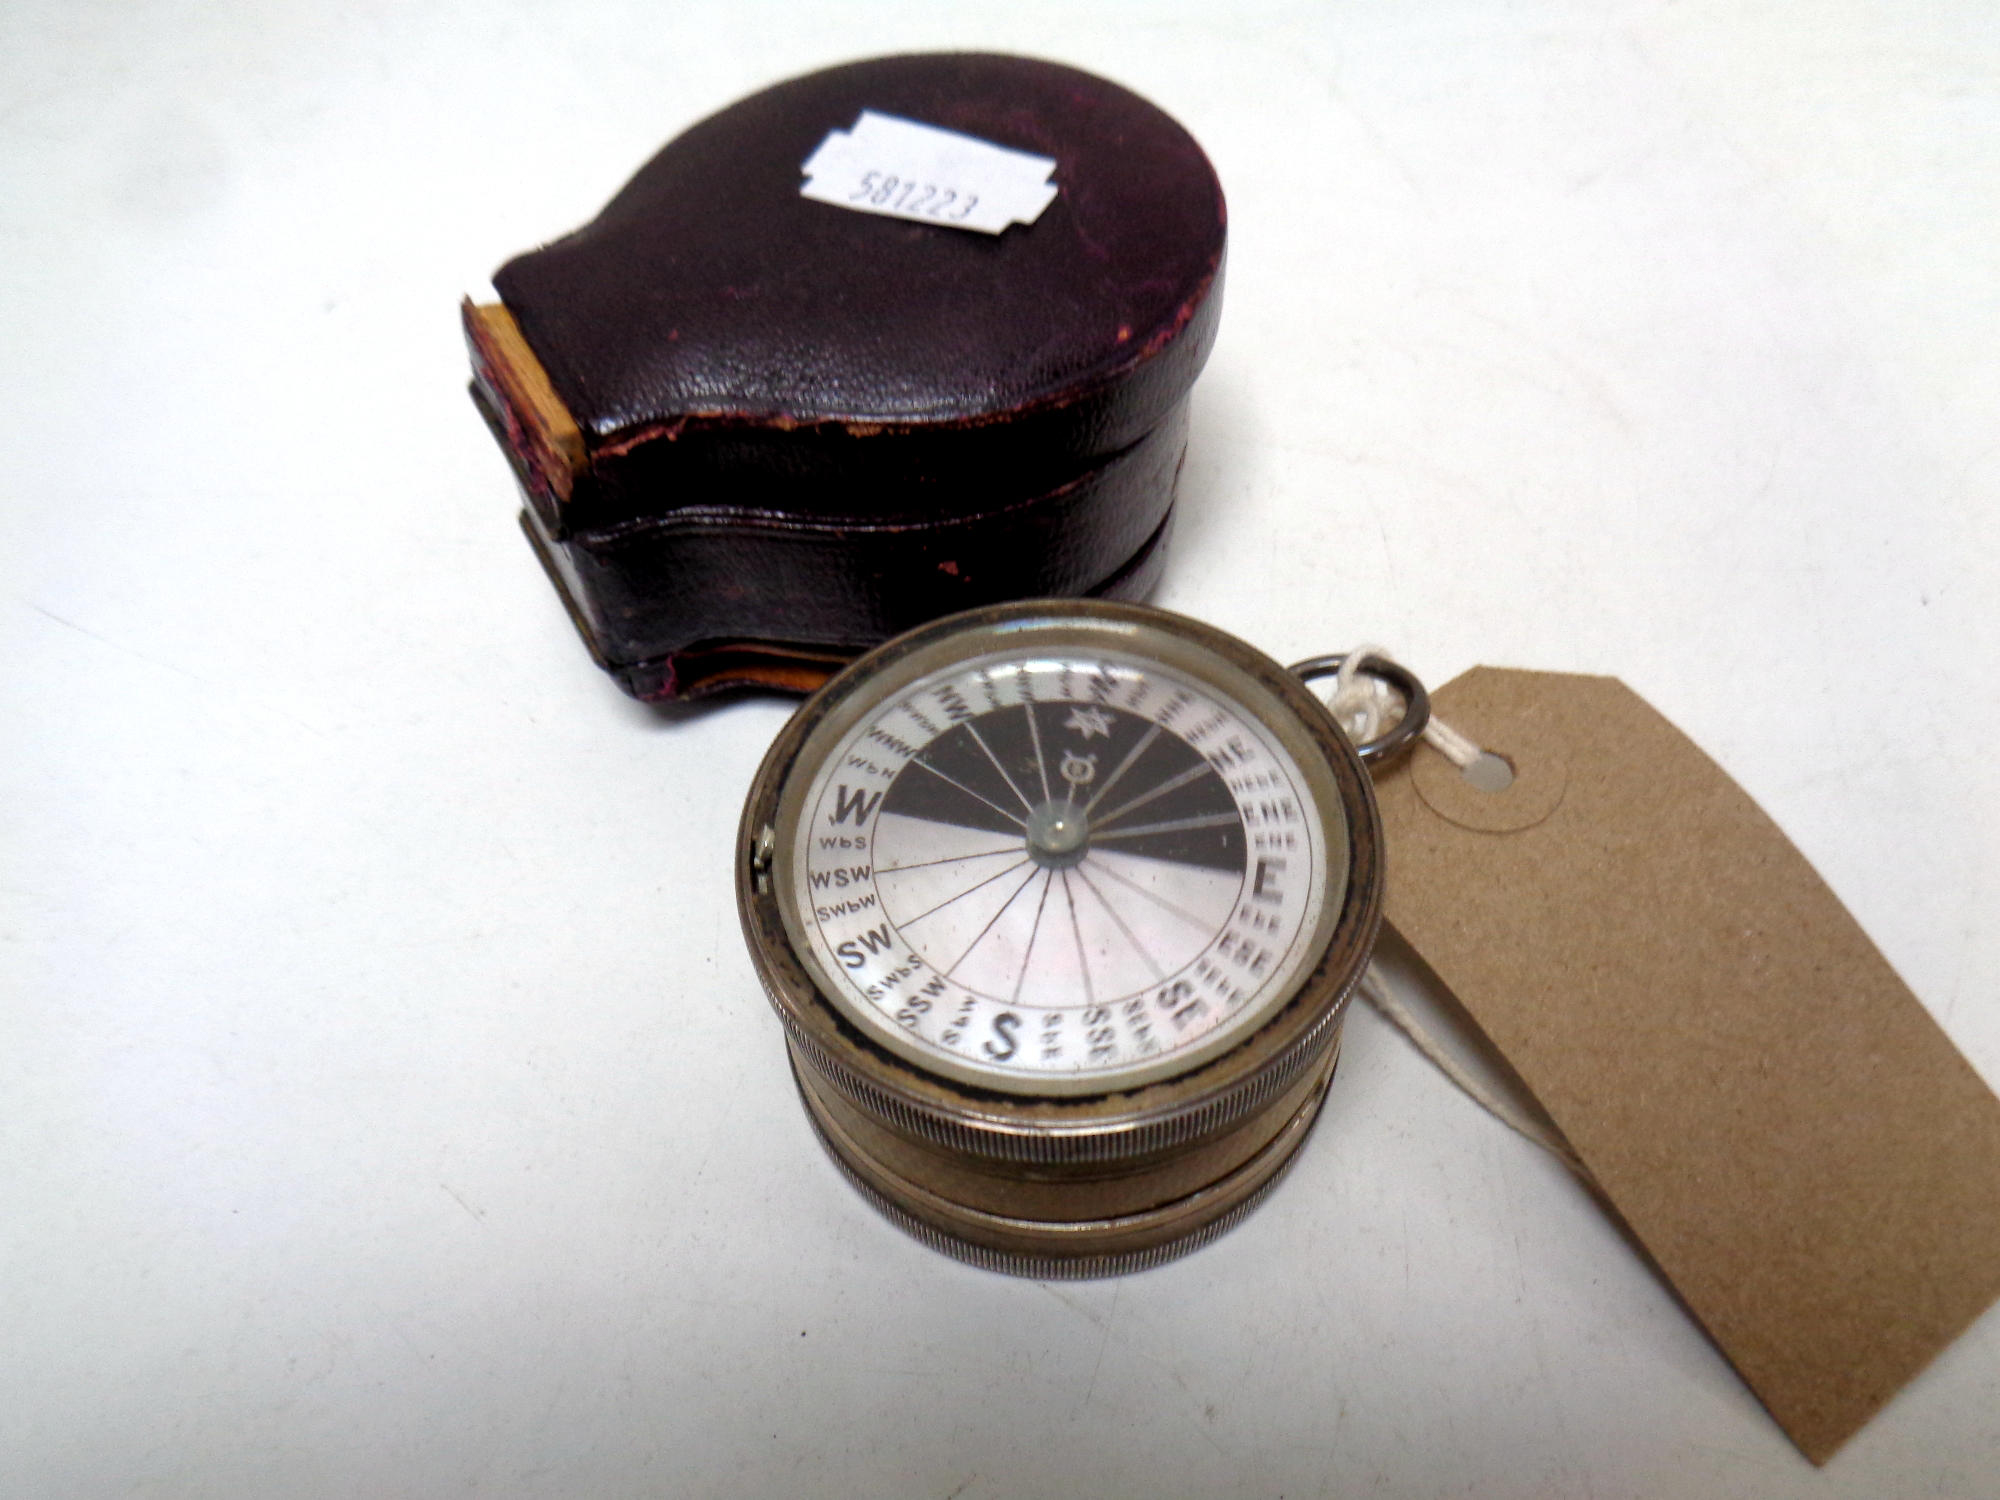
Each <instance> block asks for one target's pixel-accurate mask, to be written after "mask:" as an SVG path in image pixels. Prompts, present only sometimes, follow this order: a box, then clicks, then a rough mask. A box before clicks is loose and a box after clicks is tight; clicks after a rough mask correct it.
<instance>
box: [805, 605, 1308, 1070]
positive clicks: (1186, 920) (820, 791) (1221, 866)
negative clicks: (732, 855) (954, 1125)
mask: <svg viewBox="0 0 2000 1500" xmlns="http://www.w3.org/2000/svg"><path fill="white" fill-rule="evenodd" d="M1321 802H1322V799H1321V797H1320V796H1319V795H1317V794H1316V792H1315V789H1314V788H1313V786H1312V785H1311V783H1310V782H1309V781H1308V779H1307V777H1306V776H1305V774H1304V773H1303V771H1302V770H1301V768H1300V766H1299V763H1298V761H1297V759H1296V758H1295V757H1294V756H1293V755H1292V753H1291V752H1290V751H1288V750H1287V749H1286V748H1285V746H1284V745H1283V744H1282V743H1281V742H1280V740H1279V738H1278V736H1277V735H1276V734H1274V733H1273V732H1272V729H1271V728H1270V726H1268V725H1267V724H1266V723H1264V722H1263V721H1262V720H1260V719H1259V718H1258V717H1257V716H1255V715H1253V714H1252V713H1251V712H1249V710H1248V709H1247V708H1246V707H1245V706H1244V704H1243V703H1242V702H1241V701H1239V700H1238V699H1237V698H1236V697H1234V696H1232V695H1231V694H1230V693H1228V692H1227V691H1225V690H1224V689H1223V688H1221V687H1219V686H1217V685H1216V684H1214V683H1212V682H1206V681H1203V680H1201V679H1200V678H1198V677H1197V676H1196V675H1195V674H1194V673H1192V672H1190V671H1188V670H1186V669H1184V668H1179V667H1176V666H1174V665H1171V664H1169V663H1167V662H1164V661H1161V660H1158V659H1155V658H1152V657H1149V656H1144V655H1140V654H1138V653H1136V652H1133V651H1132V650H1130V649H1129V648H1128V649H1125V650H1116V649H1108V648H1106V647H1105V646H1102V645H1099V646H1097V647H1096V648H1094V649H1091V650H1087V651H1085V650H1068V651H1064V650H1049V649H1044V648H1036V647H1033V646H1029V647H1027V648H1026V649H1023V648H1022V647H1020V646H1011V647H1010V646H1009V645H1005V644H1003V645H1000V646H998V647H997V648H995V649H991V650H987V651H984V652H981V653H979V654H977V655H975V656H972V657H971V658H969V659H966V660H961V661H957V662H953V663H950V664H948V665H945V666H943V667H940V668H938V669H936V670H934V671H931V672H929V673H927V674H925V675H923V676H921V677H919V678H917V679H916V680H915V681H912V682H909V683H907V684H902V685H898V686H897V687H896V689H895V690H894V691H892V692H889V693H886V694H884V695H883V696H881V697H880V698H879V699H878V700H877V701H875V702H873V703H872V704H869V705H868V706H867V707H866V708H865V709H864V710H863V711H862V712H860V713H859V714H857V715H855V716H854V717H853V721H852V723H851V724H850V725H848V726H847V728H846V729H845V732H844V733H842V734H841V735H840V737H839V738H838V740H837V742H835V743H834V744H833V745H832V746H831V747H830V748H829V751H828V753H827V754H826V756H825V759H824V761H823V762H822V763H821V764H820V765H819V766H818V768H817V770H816V772H815V774H814V775H813V777H812V780H811V783H810V785H809V788H808V790H807V791H806V794H805V796H804V798H803V799H802V802H801V804H800V815H799V817H798V818H797V821H796V824H795V826H794V827H793V828H792V829H791V830H790V849H789V853H790V856H791V857H790V859H789V860H788V861H787V863H788V866H789V871H788V873H789V878H790V890H791V896H792V903H793V905H792V909H793V912H794V914H795V915H794V920H795V921H796V923H797V925H798V927H799V929H800V931H799V933H798V936H799V937H800V938H801V939H803V942H802V947H803V948H804V950H805V951H806V952H807V954H808V955H809V956H810V958H811V959H812V960H813V966H814V967H815V968H816V969H817V971H818V973H819V975H820V977H821V979H822V982H823V985H824V989H825V992H826V993H827V994H828V995H829V996H830V997H831V998H833V999H834V1000H835V1002H836V1003H837V1004H838V1005H839V1007H840V1009H841V1010H842V1011H843V1012H844V1013H845V1014H846V1015H847V1016H848V1017H849V1019H851V1020H852V1021H854V1022H855V1023H856V1024H857V1025H859V1026H860V1027H861V1028H862V1029H863V1030H864V1031H865V1032H867V1033H868V1034H869V1035H870V1036H871V1037H873V1038H874V1039H875V1040H877V1041H879V1042H881V1043H882V1044H883V1045H885V1046H887V1047H888V1048H890V1049H891V1050H892V1051H895V1052H897V1053H899V1054H901V1055H902V1056H904V1057H906V1058H909V1059H911V1060H912V1061H915V1062H918V1063H920V1064H922V1065H924V1066H925V1067H927V1068H929V1069H932V1070H934V1071H937V1072H940V1073H943V1074H945V1075H946V1076H948V1077H953V1078H957V1079H961V1080H964V1081H967V1082H972V1083H976V1084H979V1085H981V1086H984V1087H986V1088H991V1089H995V1090H999V1091H1002V1092H1007V1093H1026V1094H1058V1095H1059V1094H1078V1093H1104V1092H1109V1091H1112V1090H1120V1089H1129V1088H1133V1087H1136V1086H1138V1085H1140V1084H1143V1083H1145V1082H1148V1081H1151V1080H1153V1079H1156V1078H1161V1077H1165V1076H1168V1075H1170V1074H1172V1073H1176V1072H1180V1071H1183V1070H1185V1069H1187V1068H1190V1067H1193V1066H1195V1065H1197V1064H1198V1063H1200V1062H1201V1061H1203V1060H1204V1059H1206V1058H1209V1057H1212V1056H1214V1055H1216V1054H1217V1053H1219V1052H1222V1051H1224V1050H1227V1049H1228V1048H1229V1047H1230V1046H1231V1045H1233V1044H1234V1042H1235V1041H1236V1040H1237V1039H1238V1038H1240V1037H1241V1036H1242V1035H1243V1034H1244V1033H1245V1032H1246V1031H1248V1030H1251V1029H1254V1028H1255V1026H1256V1025H1257V1023H1258V1022H1259V1021H1260V1020H1261V1019H1262V1018H1263V1017H1264V1016H1265V1015H1266V1014H1268V1012H1269V1011H1270V1009H1271V1007H1272V1006H1273V1004H1274V1003H1277V1002H1279V1001H1281V1000H1282V999H1283V998H1284V997H1286V996H1287V995H1288V994H1289V993H1290V992H1291V990H1292V988H1293V987H1294V986H1295V984H1296V981H1297V977H1298V972H1299V970H1300V967H1301V965H1302V963H1303V962H1304V960H1305V959H1306V958H1307V957H1308V956H1309V955H1310V951H1311V943H1310V940H1311V939H1312V938H1313V936H1314V935H1315V932H1316V930H1317V929H1318V927H1319V926H1320V925H1321V924H1320V921H1319V919H1320V918H1321V916H1322V915H1323V914H1324V913H1325V912H1326V911H1327V910H1328V908H1329V906H1337V905H1338V902H1339V898H1340V895H1341V893H1342V890H1343V889H1344V885H1345V880H1346V874H1347V871H1346V864H1345V859H1344V852H1345V839H1344V834H1345V826H1344V823H1343V822H1342V821H1341V817H1340V809H1339V807H1338V806H1337V805H1336V806H1334V807H1332V808H1327V807H1324V806H1322V805H1321ZM1329 824H1330V825H1331V832H1332V835H1333V837H1332V838H1331V839H1330V838H1329ZM1330 843H1332V844H1334V845H1335V846H1336V847H1335V848H1334V849H1330V848H1329V844H1330ZM1330 855H1332V856H1333V857H1331V858H1330Z"/></svg>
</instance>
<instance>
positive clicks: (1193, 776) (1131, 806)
mask: <svg viewBox="0 0 2000 1500" xmlns="http://www.w3.org/2000/svg"><path fill="white" fill-rule="evenodd" d="M1204 776H1215V769H1214V767H1212V766H1210V765H1209V763H1208V762H1207V761H1201V762H1199V763H1198V764H1196V765H1192V766H1189V767H1188V768H1187V769H1186V770H1185V771H1182V772H1181V773H1180V774H1179V775H1177V776H1169V777H1168V778H1167V779H1166V780H1165V781H1163V782H1161V783H1160V784H1159V785H1158V786H1156V787H1154V788H1153V789H1152V790H1151V791H1150V792H1142V793H1141V794H1140V795H1138V796H1137V797H1134V798H1133V799H1132V800H1131V801H1130V802H1127V803H1126V804H1125V805H1124V806H1123V807H1121V808H1119V809H1118V810H1117V811H1116V812H1109V813H1106V814H1105V815H1104V816H1103V817H1101V818H1098V819H1097V820H1096V822H1097V825H1098V826H1099V827H1102V826H1103V825H1104V824H1106V823H1115V822H1117V821H1118V820H1119V819H1120V818H1122V817H1124V816H1125V815H1126V814H1127V813H1129V812H1132V811H1134V810H1135V809H1138V808H1141V807H1144V806H1145V805H1146V804H1147V803H1148V802H1151V801H1152V800H1153V799H1154V798H1155V797H1164V796H1166V795H1167V793H1168V792H1177V791H1179V790H1180V789H1181V788H1182V787H1184V786H1186V785H1187V784H1188V783H1189V782H1192V781H1199V780H1200V779H1201V778H1202V777H1204ZM1221 779H1222V778H1221V777H1219V776H1217V777H1216V780H1218V781H1220V780H1221Z"/></svg>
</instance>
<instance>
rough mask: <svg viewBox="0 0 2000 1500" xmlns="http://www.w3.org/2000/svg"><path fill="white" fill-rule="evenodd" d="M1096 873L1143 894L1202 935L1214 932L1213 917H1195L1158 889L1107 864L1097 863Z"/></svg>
mask: <svg viewBox="0 0 2000 1500" xmlns="http://www.w3.org/2000/svg"><path fill="white" fill-rule="evenodd" d="M1097 873H1098V874H1100V875H1102V876H1104V877H1105V878H1107V879H1109V880H1115V881H1117V882H1118V883H1119V884H1120V885H1122V886H1124V887H1125V888H1126V889H1127V890H1129V891H1131V892H1132V893H1133V894H1134V895H1138V896H1144V897H1145V898H1146V899H1147V900H1148V901H1150V902H1152V903H1153V904H1154V905H1155V906H1157V907H1159V909H1160V910H1161V911H1164V912H1170V913H1172V914H1173V915H1174V916H1177V917H1179V918H1180V919H1181V920H1182V921H1183V922H1186V923H1187V924H1188V925H1189V926H1191V927H1195V928H1198V929H1200V930H1201V932H1202V933H1203V934H1204V935H1210V934H1213V933H1214V931H1215V919H1214V918H1213V917H1197V916H1196V915H1195V914H1194V913H1193V912H1190V911H1183V910H1182V909H1181V908H1180V907H1178V906H1176V905H1174V903H1173V902H1171V901H1169V900H1168V899H1167V898H1166V897H1165V896H1162V895H1161V894H1160V893H1159V892H1158V891H1149V890H1147V889H1146V887H1144V886H1143V885H1141V884H1139V882H1138V881H1136V880H1129V879H1127V878H1126V877H1125V876H1123V875H1120V874H1119V873H1118V872H1117V871H1116V870H1114V869H1112V868H1111V866H1110V865H1108V864H1099V865H1098V866H1097Z"/></svg>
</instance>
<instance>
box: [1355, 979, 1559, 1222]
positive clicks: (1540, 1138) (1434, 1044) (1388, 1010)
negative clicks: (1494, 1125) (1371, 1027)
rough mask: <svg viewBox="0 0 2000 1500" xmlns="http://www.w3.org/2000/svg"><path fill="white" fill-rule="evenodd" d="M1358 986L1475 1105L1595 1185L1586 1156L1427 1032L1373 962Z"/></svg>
mask: <svg viewBox="0 0 2000 1500" xmlns="http://www.w3.org/2000/svg"><path fill="white" fill-rule="evenodd" d="M1356 988H1358V989H1359V990H1360V991H1361V994H1362V998H1364V999H1365V1000H1367V1002H1368V1003H1369V1004H1370V1005H1372V1006H1374V1007H1375V1009H1376V1010H1377V1012H1379V1013H1380V1014H1381V1016H1382V1019H1383V1020H1385V1021H1387V1022H1388V1023H1389V1024H1390V1025H1392V1026H1394V1027H1395V1028H1396V1029H1397V1030H1398V1031H1400V1032H1402V1033H1403V1035H1404V1036H1405V1037H1406V1038H1408V1039H1409V1042H1410V1044H1411V1045H1412V1046H1413V1047H1415V1048H1416V1049H1417V1050H1418V1051H1419V1052H1421V1053H1423V1055H1424V1056H1425V1057H1426V1058H1428V1059H1429V1060H1430V1062H1431V1065H1432V1066H1433V1067H1435V1068H1436V1069H1437V1070H1438V1071H1439V1072H1440V1073H1442V1074H1444V1076H1445V1077H1447V1078H1449V1079H1450V1080H1451V1081H1452V1082H1453V1083H1455V1084H1457V1085H1458V1087H1459V1088H1460V1089H1461V1090H1462V1091H1463V1092H1464V1093H1465V1095H1466V1096H1467V1097H1468V1098H1470V1099H1471V1100H1472V1102H1473V1103H1474V1104H1477V1105H1478V1106H1479V1107H1480V1108H1481V1109H1483V1110H1485V1111H1486V1112H1487V1113H1488V1114H1489V1115H1491V1116H1493V1118H1494V1119H1496V1120H1498V1121H1499V1122H1500V1123H1501V1124H1502V1125H1505V1126H1506V1127H1507V1128H1508V1129H1509V1130H1511V1131H1513V1132H1514V1133H1515V1134H1516V1135H1518V1136H1520V1137H1521V1138H1522V1139H1523V1140H1527V1141H1533V1142H1534V1143H1535V1144H1536V1145H1537V1146H1540V1147H1541V1148H1542V1149H1543V1150H1544V1151H1546V1152H1548V1153H1549V1155H1551V1156H1553V1157H1555V1158H1556V1160H1557V1161H1559V1162H1561V1163H1562V1164H1563V1165H1564V1166H1566V1167H1568V1168H1569V1169H1570V1170H1571V1171H1572V1172H1574V1173H1576V1175H1577V1176H1579V1177H1581V1178H1582V1179H1583V1180H1584V1181H1585V1182H1588V1183H1592V1184H1595V1182H1596V1180H1597V1179H1596V1178H1594V1177H1592V1176H1591V1175H1590V1168H1588V1167H1586V1166H1585V1165H1584V1164H1583V1159H1582V1158H1581V1157H1580V1156H1578V1155H1577V1154H1576V1152H1575V1150H1574V1149H1573V1148H1572V1147H1571V1146H1570V1143H1569V1142H1568V1141H1566V1140H1564V1139H1563V1138H1562V1137H1561V1136H1560V1135H1558V1134H1556V1133H1555V1132H1554V1131H1553V1130H1549V1129H1546V1128H1545V1127H1544V1126H1543V1125H1542V1124H1541V1122H1540V1121H1538V1120H1535V1119H1533V1118H1532V1117H1530V1116H1528V1115H1525V1114H1523V1113H1522V1112H1521V1111H1519V1110H1517V1109H1516V1108H1514V1106H1513V1105H1511V1104H1509V1103H1508V1102H1507V1101H1506V1100H1505V1099H1502V1098H1501V1097H1500V1096H1499V1095H1498V1094H1496V1093H1494V1092H1493V1091H1492V1090H1490V1089H1488V1088H1487V1087H1486V1085H1485V1084H1483V1083H1481V1082H1480V1081H1479V1080H1478V1079H1477V1078H1475V1077H1474V1076H1473V1075H1472V1074H1471V1073H1470V1072H1468V1071H1467V1070H1466V1068H1465V1066H1464V1065H1463V1064H1462V1063H1460V1062H1459V1060H1458V1059H1457V1058H1455V1057H1453V1056H1452V1055H1451V1054H1450V1053H1449V1052H1447V1051H1445V1049H1444V1047H1443V1046H1442V1045H1441V1044H1440V1043H1439V1042H1438V1040H1437V1038H1435V1037H1434V1036H1432V1035H1431V1034H1430V1033H1429V1032H1428V1031H1426V1030H1425V1029H1424V1027H1423V1025H1422V1024H1421V1023H1420V1022H1419V1021H1418V1020H1417V1018H1416V1017H1415V1016H1413V1015H1411V1014H1410V1012H1409V1009H1408V1007H1406V1006H1405V1005H1404V1004H1403V1002H1402V1001H1400V1000H1398V999H1397V998H1396V997H1395V996H1394V995H1392V994H1391V993H1390V992H1389V987H1388V985H1386V984H1384V983H1383V982H1382V976H1381V975H1380V974H1379V973H1377V972H1376V970H1375V966H1374V965H1373V964H1370V965H1369V966H1368V968H1367V970H1366V972H1364V973H1363V974H1362V976H1361V983H1360V984H1359V985H1357V986H1356Z"/></svg>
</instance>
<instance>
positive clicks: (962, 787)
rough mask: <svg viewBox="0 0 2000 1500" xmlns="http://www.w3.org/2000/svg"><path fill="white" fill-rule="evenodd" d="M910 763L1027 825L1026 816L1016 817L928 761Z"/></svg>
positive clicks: (1015, 820)
mask: <svg viewBox="0 0 2000 1500" xmlns="http://www.w3.org/2000/svg"><path fill="white" fill-rule="evenodd" d="M910 764H911V765H913V766H917V767H920V768H921V769H923V770H926V771H928V772H930V773H931V775H933V776H935V777H937V779H938V780H939V781H942V782H946V783H947V784H949V785H951V786H955V787H957V788H958V789H959V790H960V791H961V792H963V793H965V795H966V796H968V797H973V798H977V799H978V800H979V801H981V802H984V803H985V804H986V805H987V806H988V807H990V808H992V809H993V810H994V811H995V812H997V813H998V814H1000V816H1001V817H1003V818H1005V819H1006V820H1007V821H1008V822H1010V823H1014V824H1017V825H1019V826H1020V827H1023V828H1025V827H1027V826H1028V820H1027V819H1026V818H1021V817H1016V816H1015V815H1014V814H1013V813H1010V812H1008V811H1007V809H1006V808H1004V807H1002V806H1001V805H1000V804H999V803H997V802H995V801H994V800H993V799H992V798H991V797H986V796H981V795H980V794H979V793H978V792H975V791H974V790H973V789H972V788H971V787H969V786H967V785H966V784H965V783H964V782H962V781H959V780H958V779H956V778H955V777H952V776H947V775H946V774H945V773H944V772H942V771H940V770H939V769H938V768H937V767H936V766H934V765H932V764H931V763H930V762H929V761H927V760H913V761H911V762H910Z"/></svg>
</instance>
